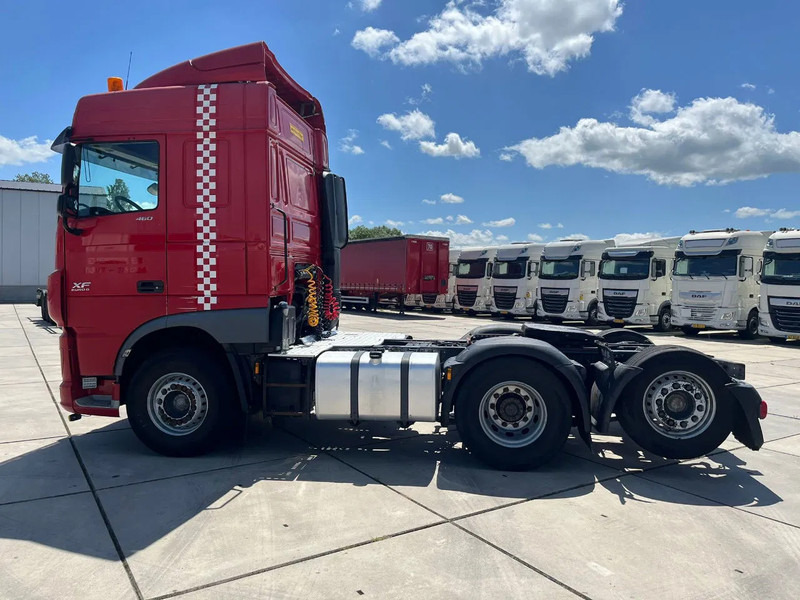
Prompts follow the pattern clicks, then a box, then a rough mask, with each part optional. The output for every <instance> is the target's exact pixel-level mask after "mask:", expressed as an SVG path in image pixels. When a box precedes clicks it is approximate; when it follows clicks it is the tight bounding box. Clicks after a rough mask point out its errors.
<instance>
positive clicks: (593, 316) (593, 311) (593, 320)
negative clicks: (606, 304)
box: [586, 302, 600, 327]
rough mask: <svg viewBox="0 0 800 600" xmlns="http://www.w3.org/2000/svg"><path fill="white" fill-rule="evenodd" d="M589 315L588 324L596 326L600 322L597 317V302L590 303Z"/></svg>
mask: <svg viewBox="0 0 800 600" xmlns="http://www.w3.org/2000/svg"><path fill="white" fill-rule="evenodd" d="M588 313H589V314H588V316H587V317H586V324H587V325H590V326H592V327H595V326H597V325H599V324H600V321H599V320H598V319H597V302H594V303H592V304H590V305H589V310H588Z"/></svg>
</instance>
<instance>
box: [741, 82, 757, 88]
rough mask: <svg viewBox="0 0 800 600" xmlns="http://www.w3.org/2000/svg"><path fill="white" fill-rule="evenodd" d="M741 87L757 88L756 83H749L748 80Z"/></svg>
mask: <svg viewBox="0 0 800 600" xmlns="http://www.w3.org/2000/svg"><path fill="white" fill-rule="evenodd" d="M739 87H741V88H744V89H746V90H754V89H756V86H755V85H753V84H752V83H747V82H745V83H743V84H742V85H740V86H739Z"/></svg>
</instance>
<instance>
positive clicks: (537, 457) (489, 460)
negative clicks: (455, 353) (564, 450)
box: [455, 357, 572, 471]
mask: <svg viewBox="0 0 800 600" xmlns="http://www.w3.org/2000/svg"><path fill="white" fill-rule="evenodd" d="M455 410H456V426H457V428H458V432H459V435H460V436H461V439H462V441H463V443H464V446H465V447H466V448H467V449H468V450H469V451H470V452H472V453H473V454H474V455H475V456H476V457H477V458H478V459H479V460H481V461H483V462H484V463H486V464H488V465H490V466H492V467H494V468H497V469H504V470H515V471H516V470H522V469H532V468H534V467H538V466H540V465H543V464H544V463H546V462H547V461H549V460H550V459H551V458H553V456H554V455H555V454H557V453H558V452H559V451H560V450H561V447H562V446H563V445H564V442H565V441H566V439H567V436H568V435H569V430H570V427H571V426H572V411H571V403H570V397H569V393H568V392H567V389H566V387H565V386H564V384H563V383H562V382H561V380H560V379H558V377H556V375H554V374H553V373H552V371H551V370H550V369H548V368H547V367H544V366H543V365H541V364H540V363H537V362H535V361H532V360H528V359H525V358H517V357H512V358H505V359H501V360H492V361H489V362H487V363H485V364H483V365H480V366H478V367H476V368H475V369H474V370H473V371H472V372H471V373H469V374H468V375H467V377H466V378H465V380H464V381H463V383H462V385H461V386H460V391H459V395H458V398H457V399H456V406H455Z"/></svg>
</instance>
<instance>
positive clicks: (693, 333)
mask: <svg viewBox="0 0 800 600" xmlns="http://www.w3.org/2000/svg"><path fill="white" fill-rule="evenodd" d="M681 331H682V332H683V335H685V336H686V337H697V336H698V335H700V330H699V329H695V328H694V327H689V326H688V325H684V326H683V327H681Z"/></svg>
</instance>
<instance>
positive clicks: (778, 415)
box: [767, 413, 800, 421]
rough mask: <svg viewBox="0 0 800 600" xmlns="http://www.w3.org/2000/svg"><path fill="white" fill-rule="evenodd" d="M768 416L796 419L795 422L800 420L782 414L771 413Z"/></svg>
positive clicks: (799, 418)
mask: <svg viewBox="0 0 800 600" xmlns="http://www.w3.org/2000/svg"><path fill="white" fill-rule="evenodd" d="M767 416H768V417H782V418H784V419H794V420H795V421H798V420H800V417H792V416H790V415H782V414H780V413H769V414H768V415H767Z"/></svg>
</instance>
